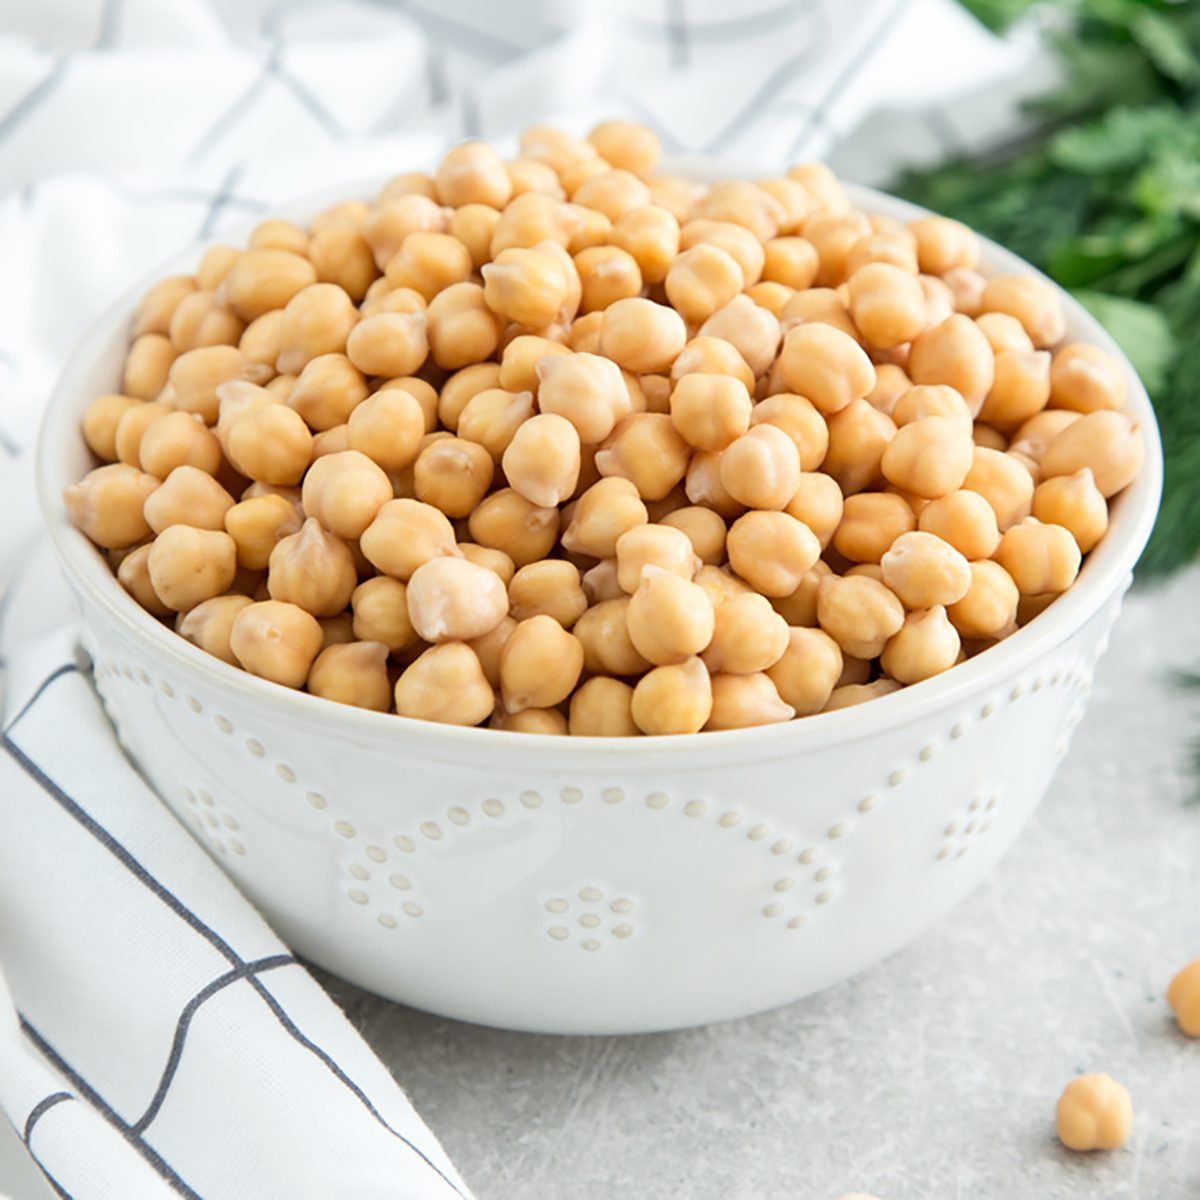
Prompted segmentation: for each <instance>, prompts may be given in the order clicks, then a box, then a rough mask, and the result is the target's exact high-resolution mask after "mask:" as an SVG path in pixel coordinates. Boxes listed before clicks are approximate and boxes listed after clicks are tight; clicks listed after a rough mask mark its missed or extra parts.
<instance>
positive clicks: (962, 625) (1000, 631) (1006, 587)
mask: <svg viewBox="0 0 1200 1200" xmlns="http://www.w3.org/2000/svg"><path fill="white" fill-rule="evenodd" d="M1019 599H1020V593H1019V592H1018V591H1017V585H1016V584H1015V583H1014V582H1013V580H1012V576H1011V575H1009V573H1008V572H1007V571H1006V570H1005V569H1004V568H1003V567H1002V566H1000V564H999V563H995V562H987V561H984V562H973V563H971V586H970V587H969V588H968V589H967V594H966V595H965V596H964V597H963V598H962V599H961V600H959V601H958V602H957V603H955V604H951V605H950V606H949V607H948V608H947V610H946V612H947V615H948V616H949V618H950V623H951V624H952V625H953V626H954V628H955V629H957V630H958V632H959V633H960V634H961V635H962V636H963V637H964V638H993V637H1003V636H1004V635H1005V634H1006V633H1007V632H1008V631H1009V630H1011V629H1012V628H1014V626H1015V623H1016V618H1017V602H1018V600H1019Z"/></svg>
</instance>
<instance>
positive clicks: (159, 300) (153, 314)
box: [129, 275, 196, 338]
mask: <svg viewBox="0 0 1200 1200" xmlns="http://www.w3.org/2000/svg"><path fill="white" fill-rule="evenodd" d="M195 291H196V280H195V277H194V276H192V275H169V276H167V278H166V279H160V280H159V281H158V282H157V283H156V284H154V285H153V286H152V287H151V288H150V289H149V290H148V291H147V292H146V294H145V295H144V296H143V297H142V298H141V300H140V301H139V303H138V306H137V308H136V309H135V310H134V314H133V324H132V326H131V327H130V331H129V332H130V336H131V337H134V338H138V337H141V336H142V334H144V333H166V332H167V330H168V329H169V328H170V326H171V317H172V315H173V314H174V312H175V309H176V308H177V307H178V306H179V303H180V301H182V300H184V299H186V298H187V297H188V296H190V295H191V294H192V293H193V292H195Z"/></svg>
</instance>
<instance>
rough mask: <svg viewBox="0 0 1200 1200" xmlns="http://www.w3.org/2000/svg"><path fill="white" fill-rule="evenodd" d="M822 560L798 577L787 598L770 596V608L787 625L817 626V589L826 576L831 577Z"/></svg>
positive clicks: (827, 565) (830, 571) (826, 565)
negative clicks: (793, 589)
mask: <svg viewBox="0 0 1200 1200" xmlns="http://www.w3.org/2000/svg"><path fill="white" fill-rule="evenodd" d="M832 574H833V572H832V570H831V569H830V566H829V564H828V563H827V562H825V561H824V559H817V561H816V562H815V563H813V565H812V566H811V567H810V568H809V569H808V570H807V571H805V572H804V574H803V575H802V576H801V577H800V584H799V586H798V587H797V588H796V590H795V591H794V592H792V593H791V594H790V595H787V596H771V597H769V599H770V601H771V607H772V608H773V609H774V610H775V611H776V612H777V613H778V614H779V615H780V616H781V617H782V618H783V619H784V620H785V621H786V622H787V623H788V625H795V626H804V627H806V628H813V627H815V626H816V624H817V589H818V588H819V587H820V586H821V580H822V579H824V578H825V576H826V575H832Z"/></svg>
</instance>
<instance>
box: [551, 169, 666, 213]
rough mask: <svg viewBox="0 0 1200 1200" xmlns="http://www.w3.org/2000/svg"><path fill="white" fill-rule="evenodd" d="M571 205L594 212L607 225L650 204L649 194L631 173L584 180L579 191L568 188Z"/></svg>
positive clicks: (603, 174)
mask: <svg viewBox="0 0 1200 1200" xmlns="http://www.w3.org/2000/svg"><path fill="white" fill-rule="evenodd" d="M568 190H569V191H570V193H571V200H572V202H573V203H574V204H578V205H582V206H583V207H584V208H594V209H595V210H596V211H597V212H601V213H603V214H604V215H605V216H606V217H607V218H608V219H609V220H610V221H617V220H619V219H620V218H621V216H622V215H623V214H625V213H627V212H629V210H630V209H634V208H641V207H642V206H644V205H646V204H649V203H650V199H651V197H650V190H649V188H647V187H646V185H645V184H644V183H643V182H642V181H641V180H640V179H639V178H638V177H637V176H636V175H634V174H633V173H632V172H631V171H623V170H620V169H616V170H611V171H603V172H600V173H598V174H593V175H591V177H590V178H588V179H584V180H583V181H582V182H581V183H580V184H579V186H578V187H575V188H568Z"/></svg>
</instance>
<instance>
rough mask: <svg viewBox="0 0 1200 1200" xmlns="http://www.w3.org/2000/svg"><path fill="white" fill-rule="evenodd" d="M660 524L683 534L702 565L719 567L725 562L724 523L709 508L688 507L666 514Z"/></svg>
mask: <svg viewBox="0 0 1200 1200" xmlns="http://www.w3.org/2000/svg"><path fill="white" fill-rule="evenodd" d="M661 524H663V525H666V526H668V527H669V528H671V529H678V530H679V531H680V532H681V533H683V534H684V536H685V537H686V538H687V539H688V541H689V542H691V544H692V550H693V552H694V553H695V555H696V557H697V558H698V559H699V560H700V561H701V562H702V563H708V564H710V565H711V566H719V565H720V564H721V563H723V562H724V561H725V522H724V521H723V520H722V519H721V517H720V516H719V515H718V514H717V513H715V512H713V510H712V509H711V508H702V507H700V506H699V505H688V506H686V507H684V508H679V509H676V510H675V511H674V512H671V513H668V514H667V515H666V516H665V517H663V518H662V521H661Z"/></svg>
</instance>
